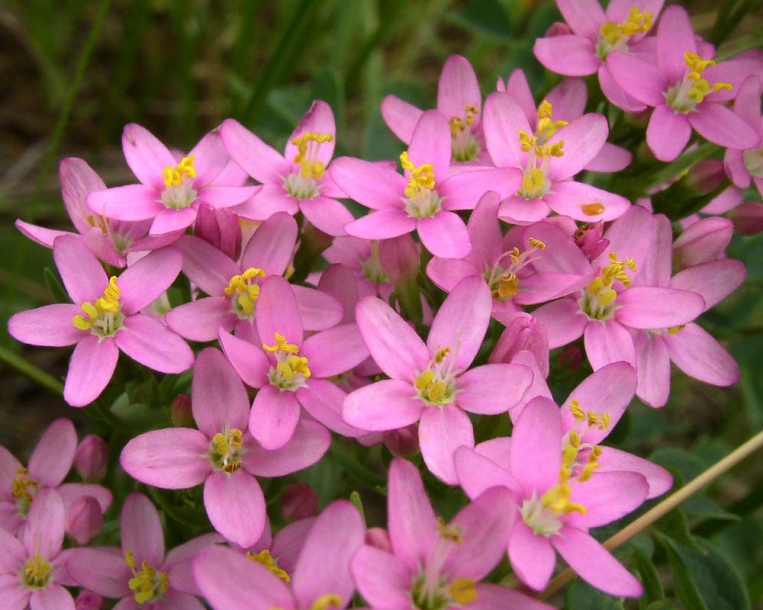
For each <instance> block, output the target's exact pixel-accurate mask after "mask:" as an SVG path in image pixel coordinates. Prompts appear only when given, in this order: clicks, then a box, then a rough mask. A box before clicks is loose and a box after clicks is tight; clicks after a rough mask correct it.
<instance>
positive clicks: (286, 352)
mask: <svg viewBox="0 0 763 610" xmlns="http://www.w3.org/2000/svg"><path fill="white" fill-rule="evenodd" d="M275 339H276V343H275V345H268V344H267V343H263V344H262V347H263V349H264V350H265V351H268V352H270V353H271V354H273V355H274V356H275V358H276V366H274V367H271V368H270V372H269V373H268V379H269V380H270V383H271V384H273V385H274V386H276V387H277V388H280V389H281V390H289V391H290V392H294V391H295V390H297V389H299V388H303V387H306V386H307V383H306V381H307V380H308V379H309V378H310V375H311V373H310V368H309V367H308V365H307V358H305V357H303V356H300V355H299V348H298V347H297V346H296V345H295V344H293V343H288V342H287V341H286V337H284V336H283V335H282V334H280V333H275Z"/></svg>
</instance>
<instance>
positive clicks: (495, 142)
mask: <svg viewBox="0 0 763 610" xmlns="http://www.w3.org/2000/svg"><path fill="white" fill-rule="evenodd" d="M537 116H538V120H537V127H535V128H533V127H532V126H531V125H530V122H529V121H528V120H527V116H525V112H524V111H523V110H522V108H521V107H520V106H519V104H518V103H517V102H516V101H515V100H514V99H513V98H512V97H511V96H510V95H509V94H508V93H502V92H496V93H492V94H491V95H490V96H489V97H488V98H487V101H486V102H485V139H486V141H487V148H488V151H489V152H490V156H491V157H492V159H493V161H494V162H495V164H496V165H497V166H498V167H503V168H514V169H516V170H519V171H521V173H522V180H521V182H520V184H518V185H517V189H516V190H514V191H511V192H510V193H509V194H508V197H506V195H504V197H506V198H505V200H504V201H503V202H502V203H501V207H500V209H499V211H498V216H499V217H500V218H501V219H502V220H506V221H507V222H513V223H515V224H530V223H533V222H537V221H539V220H543V219H544V218H545V217H546V216H548V215H549V214H550V213H551V211H552V210H553V211H554V212H556V213H557V214H561V215H563V216H569V217H570V218H573V219H575V220H580V221H582V222H596V221H599V220H613V219H615V218H618V217H619V216H622V215H623V214H624V213H625V211H626V210H627V209H628V208H629V207H630V203H629V202H628V200H627V199H625V198H623V197H621V196H620V195H615V194H613V193H610V192H608V191H604V190H602V189H599V188H596V187H594V186H591V185H590V184H585V183H582V182H575V181H574V180H573V179H572V178H573V177H574V176H575V174H577V173H579V172H580V171H582V170H583V169H585V168H586V166H588V164H589V163H590V162H591V161H593V160H594V159H595V158H596V157H597V155H599V153H600V152H601V150H602V147H603V146H604V144H605V141H606V139H607V135H608V133H609V127H608V125H607V119H606V118H605V117H604V116H602V115H600V114H594V113H590V114H584V115H583V116H581V117H580V118H577V119H576V120H574V121H572V122H571V123H569V124H568V123H567V122H566V121H560V120H557V119H556V118H555V117H554V111H553V107H552V106H551V104H549V103H548V102H545V103H544V104H541V106H540V107H539V108H538V112H537Z"/></svg>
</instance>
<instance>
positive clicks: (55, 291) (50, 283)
mask: <svg viewBox="0 0 763 610" xmlns="http://www.w3.org/2000/svg"><path fill="white" fill-rule="evenodd" d="M43 274H44V276H45V285H46V286H47V287H48V291H49V292H50V296H51V298H52V299H53V302H54V303H71V302H72V300H71V299H70V298H69V293H67V292H66V289H65V288H64V286H63V284H61V280H59V279H58V276H57V275H56V274H55V273H54V272H53V270H52V269H51V268H50V267H45V270H44V271H43Z"/></svg>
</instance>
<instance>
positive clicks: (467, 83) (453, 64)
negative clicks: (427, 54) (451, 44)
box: [437, 55, 482, 119]
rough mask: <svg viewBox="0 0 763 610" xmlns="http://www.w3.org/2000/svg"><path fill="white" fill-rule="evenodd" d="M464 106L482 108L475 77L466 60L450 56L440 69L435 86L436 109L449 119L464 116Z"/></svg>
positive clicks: (459, 56)
mask: <svg viewBox="0 0 763 610" xmlns="http://www.w3.org/2000/svg"><path fill="white" fill-rule="evenodd" d="M466 105H470V106H474V107H475V108H477V109H480V107H481V106H482V94H481V93H480V86H479V82H477V75H476V74H475V73H474V68H472V65H471V64H470V63H469V60H468V59H466V58H465V57H462V56H461V55H451V56H450V57H448V59H447V60H446V61H445V64H444V65H443V67H442V73H441V74H440V80H439V82H438V84H437V109H438V110H439V111H440V112H442V114H444V115H445V118H447V119H450V118H451V117H462V116H464V114H465V111H464V106H466Z"/></svg>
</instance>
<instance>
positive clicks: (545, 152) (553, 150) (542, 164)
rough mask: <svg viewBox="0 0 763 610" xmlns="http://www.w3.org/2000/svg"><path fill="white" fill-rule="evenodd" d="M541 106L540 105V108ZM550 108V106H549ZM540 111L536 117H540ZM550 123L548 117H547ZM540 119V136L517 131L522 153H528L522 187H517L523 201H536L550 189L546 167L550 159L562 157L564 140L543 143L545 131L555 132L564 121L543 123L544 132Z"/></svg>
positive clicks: (520, 130)
mask: <svg viewBox="0 0 763 610" xmlns="http://www.w3.org/2000/svg"><path fill="white" fill-rule="evenodd" d="M542 106H543V105H542V104H541V107H542ZM549 106H550V104H549ZM540 112H541V111H540V110H539V111H538V115H539V116H540ZM547 118H548V119H549V121H550V117H547ZM541 121H542V119H540V120H539V121H538V128H539V132H541V135H540V136H538V135H532V136H531V135H528V133H527V132H526V131H524V130H523V129H519V130H518V131H517V133H519V145H520V147H521V148H522V151H523V152H526V153H528V155H527V165H526V166H525V171H524V175H523V176H522V186H520V187H519V190H518V191H517V195H519V196H520V197H524V198H525V199H538V198H540V197H543V195H545V194H546V193H548V191H549V189H550V188H551V181H550V180H549V179H548V178H547V177H546V172H547V170H548V165H549V162H550V160H551V157H562V156H564V140H559V141H558V142H554V143H553V144H546V143H545V139H544V138H545V134H544V131H545V130H549V129H551V127H553V131H554V132H555V131H556V129H557V127H558V123H563V122H564V121H556V122H549V123H545V124H544V125H545V127H544V130H541V129H540V123H541Z"/></svg>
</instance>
